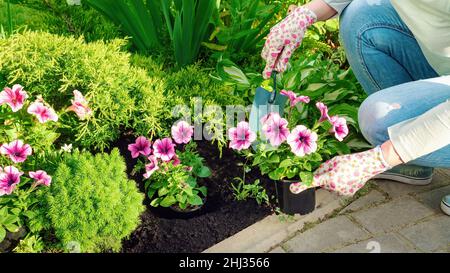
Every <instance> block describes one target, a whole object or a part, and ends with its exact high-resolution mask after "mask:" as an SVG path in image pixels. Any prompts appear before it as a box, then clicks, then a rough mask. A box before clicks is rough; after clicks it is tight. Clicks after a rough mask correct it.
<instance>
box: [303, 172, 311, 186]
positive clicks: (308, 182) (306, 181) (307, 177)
mask: <svg viewBox="0 0 450 273" xmlns="http://www.w3.org/2000/svg"><path fill="white" fill-rule="evenodd" d="M313 179H314V177H313V174H312V172H301V173H300V180H301V182H302V183H304V184H306V185H307V186H311V185H312V182H313Z"/></svg>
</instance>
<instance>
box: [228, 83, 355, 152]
mask: <svg viewBox="0 0 450 273" xmlns="http://www.w3.org/2000/svg"><path fill="white" fill-rule="evenodd" d="M280 93H281V94H282V95H284V96H287V97H288V98H289V101H290V107H294V106H296V105H297V104H298V103H299V102H303V103H309V102H310V98H309V97H307V96H297V94H295V93H294V92H293V91H286V90H282V91H281V92H280ZM316 107H317V108H318V109H319V111H320V113H321V117H320V119H319V122H324V121H329V122H330V123H331V125H332V128H331V129H330V133H333V134H334V135H335V137H336V139H338V140H339V141H342V140H343V139H344V138H345V137H346V136H347V135H348V127H347V122H346V120H345V119H344V118H341V117H339V116H332V117H330V116H329V115H328V107H327V106H326V105H325V104H323V103H321V102H318V103H317V104H316ZM260 122H261V124H262V128H261V129H262V133H263V137H265V139H267V140H268V141H269V143H270V144H271V145H272V146H273V147H278V146H280V145H281V144H282V143H284V142H287V144H289V146H290V148H291V151H292V153H294V154H295V155H297V156H305V155H308V154H312V153H314V152H315V151H316V150H317V140H318V135H317V133H316V132H314V131H312V130H310V129H308V128H306V126H304V125H298V126H296V127H295V128H293V129H292V131H289V128H288V121H287V120H286V119H284V118H282V117H281V116H280V114H278V113H276V112H272V113H269V114H268V115H266V116H264V117H263V118H262V119H261V121H260ZM228 137H229V139H230V144H229V146H230V148H232V149H234V150H238V151H240V150H244V149H248V148H249V147H250V145H251V144H252V143H253V142H254V141H255V140H256V138H257V136H256V133H255V132H253V131H251V130H250V127H249V124H248V123H247V122H245V121H241V122H239V123H238V125H237V127H234V128H231V129H229V130H228Z"/></svg>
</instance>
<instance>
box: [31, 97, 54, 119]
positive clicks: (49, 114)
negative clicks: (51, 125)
mask: <svg viewBox="0 0 450 273" xmlns="http://www.w3.org/2000/svg"><path fill="white" fill-rule="evenodd" d="M27 112H28V113H29V114H32V115H35V116H36V117H37V119H38V120H39V122H40V123H45V122H47V121H49V120H53V121H55V122H56V121H58V115H56V113H55V110H53V109H52V108H50V107H47V106H45V105H44V104H43V103H42V102H40V101H35V102H33V103H32V104H30V106H28V110H27Z"/></svg>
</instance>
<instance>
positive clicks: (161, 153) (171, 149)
mask: <svg viewBox="0 0 450 273" xmlns="http://www.w3.org/2000/svg"><path fill="white" fill-rule="evenodd" d="M153 153H154V155H155V156H156V157H157V158H161V160H162V161H164V162H168V161H170V160H171V159H172V158H173V157H174V156H175V144H173V142H172V139H170V138H164V139H162V140H160V139H158V140H156V141H155V143H153Z"/></svg>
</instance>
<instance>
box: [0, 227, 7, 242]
mask: <svg viewBox="0 0 450 273" xmlns="http://www.w3.org/2000/svg"><path fill="white" fill-rule="evenodd" d="M5 237H6V230H5V229H4V228H3V227H2V226H0V242H2V241H3V239H5Z"/></svg>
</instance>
